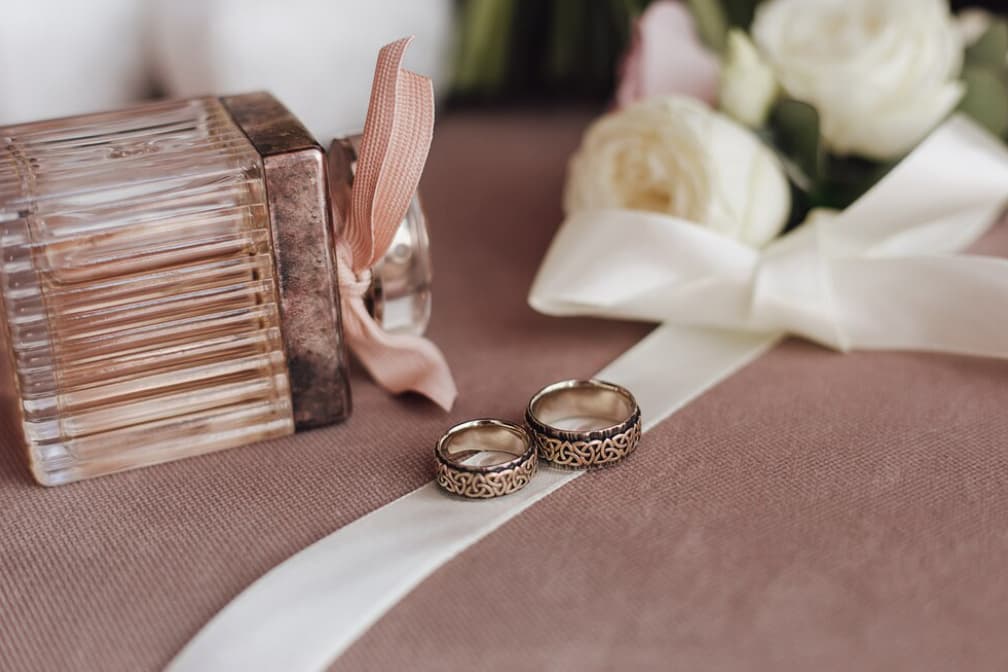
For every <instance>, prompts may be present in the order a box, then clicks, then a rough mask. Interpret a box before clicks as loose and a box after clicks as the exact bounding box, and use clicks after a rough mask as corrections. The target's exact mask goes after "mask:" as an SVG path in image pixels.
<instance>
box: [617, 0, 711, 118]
mask: <svg viewBox="0 0 1008 672" xmlns="http://www.w3.org/2000/svg"><path fill="white" fill-rule="evenodd" d="M719 73H720V64H719V62H718V58H717V56H716V55H715V54H713V53H712V52H711V51H710V50H709V49H707V47H705V46H704V45H703V44H702V43H701V42H700V38H699V37H698V35H697V31H696V24H695V22H694V21H693V16H692V14H690V12H689V9H687V8H686V7H685V6H684V5H683V4H682V3H681V2H677V1H676V0H658V2H654V3H652V4H651V5H650V6H649V7H648V9H647V11H645V12H644V13H643V14H642V15H641V17H640V19H638V20H637V23H636V25H635V26H634V34H633V39H632V40H631V44H630V49H629V51H628V52H627V54H626V56H625V57H624V60H623V65H622V68H621V72H620V83H619V86H618V88H617V90H616V104H617V105H618V106H619V107H624V106H626V105H629V104H630V103H632V102H634V101H636V100H640V99H642V98H648V97H650V96H655V95H665V94H682V95H686V96H690V97H692V98H697V99H699V100H703V101H706V102H707V103H709V104H711V105H713V104H714V103H715V102H716V101H717V92H718V77H719Z"/></svg>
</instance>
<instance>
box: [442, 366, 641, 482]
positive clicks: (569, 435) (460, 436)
mask: <svg viewBox="0 0 1008 672" xmlns="http://www.w3.org/2000/svg"><path fill="white" fill-rule="evenodd" d="M525 424H526V426H525V427H522V426H520V425H516V424H514V423H511V422H505V421H503V420H492V419H483V420H470V421H468V422H463V423H461V424H458V425H455V426H454V427H452V428H451V429H449V430H448V431H447V432H446V433H445V435H444V436H442V437H441V439H440V440H439V441H438V443H437V447H436V448H435V450H434V455H435V457H436V459H437V482H438V485H440V486H441V487H442V488H443V489H445V490H446V491H448V492H450V493H452V494H454V495H459V496H462V497H470V498H474V499H486V498H489V497H500V496H501V495H506V494H509V493H512V492H515V491H516V490H520V489H521V488H523V487H525V486H526V485H528V483H529V481H531V480H532V477H533V476H535V474H536V471H537V470H538V465H539V460H540V459H542V460H545V461H546V462H548V463H550V464H551V465H554V466H558V467H563V468H567V469H593V468H597V467H605V466H609V465H611V464H614V463H616V462H619V461H620V460H622V459H623V458H625V457H626V456H627V455H629V454H630V453H632V452H633V451H634V449H635V448H636V447H637V443H638V442H639V441H640V435H641V414H640V408H639V407H638V406H637V400H636V399H634V396H633V395H632V394H630V392H629V391H628V390H626V389H625V388H623V387H620V386H619V385H613V384H612V383H605V382H602V381H600V380H567V381H563V382H560V383H554V384H553V385H549V386H548V387H545V388H543V389H542V390H540V391H539V392H538V393H536V395H535V396H534V397H532V399H531V401H529V404H528V408H527V409H526V411H525Z"/></svg>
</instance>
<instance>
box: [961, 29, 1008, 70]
mask: <svg viewBox="0 0 1008 672" xmlns="http://www.w3.org/2000/svg"><path fill="white" fill-rule="evenodd" d="M970 66H986V67H989V68H994V69H996V71H997V72H1004V70H1005V69H1008V22H1006V21H1005V20H1004V19H994V20H993V21H991V24H990V26H988V28H987V30H986V31H985V32H984V34H983V35H981V36H980V39H979V40H977V41H976V42H974V43H973V44H972V45H970V46H969V47H967V49H966V68H969V67H970ZM964 70H965V68H964Z"/></svg>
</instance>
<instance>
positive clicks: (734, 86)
mask: <svg viewBox="0 0 1008 672" xmlns="http://www.w3.org/2000/svg"><path fill="white" fill-rule="evenodd" d="M776 98H777V80H776V78H775V77H774V73H773V68H771V67H770V66H769V65H767V64H766V62H765V61H764V60H763V58H762V57H761V56H760V53H759V52H758V51H757V50H756V47H755V46H754V45H753V43H752V42H750V41H749V37H748V36H747V35H746V34H745V33H744V32H742V31H741V30H738V29H732V30H731V31H729V33H728V49H727V52H726V54H725V60H724V65H723V67H722V69H721V95H720V107H721V109H722V110H724V111H725V112H727V113H728V114H729V115H731V116H732V117H734V118H735V119H737V120H738V121H741V122H742V123H743V124H745V125H746V126H749V127H751V128H759V127H760V126H762V125H763V122H765V121H766V119H767V116H769V114H770V108H771V106H772V105H773V103H774V100H775V99H776Z"/></svg>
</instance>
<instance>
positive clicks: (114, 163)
mask: <svg viewBox="0 0 1008 672" xmlns="http://www.w3.org/2000/svg"><path fill="white" fill-rule="evenodd" d="M0 143H2V146H0V236H2V237H0V251H2V255H3V256H2V260H0V262H2V265H0V282H2V291H0V295H2V301H3V306H2V307H3V311H4V313H5V320H4V322H5V323H6V329H5V332H6V333H5V334H4V336H5V338H6V339H7V341H8V342H7V348H6V349H7V350H8V351H9V353H10V355H11V359H12V361H11V362H10V363H11V364H12V369H13V375H14V378H15V379H16V387H17V389H16V391H15V395H14V396H15V398H14V406H15V407H16V412H17V413H19V414H20V416H21V420H22V422H21V425H22V427H23V431H24V434H25V436H24V439H25V445H26V446H27V449H28V451H29V453H30V455H29V457H30V462H31V465H32V471H33V473H34V475H35V477H36V478H37V479H38V480H39V481H40V482H42V483H45V484H50V485H52V484H58V483H62V482H67V481H71V480H77V479H79V478H84V477H87V476H91V475H96V474H101V473H108V472H111V471H118V470H122V469H128V468H131V467H135V466H140V465H144V464H152V463H155V462H163V461H166V460H171V459H176V458H178V457H183V456H186V455H192V454H197V453H203V452H207V451H210V450H217V449H221V448H226V447H230V446H235V445H239V444H244V443H248V442H250V441H254V440H258V439H264V438H268V437H273V436H278V435H281V434H287V433H290V432H292V431H293V429H294V420H293V415H292V407H291V396H290V389H289V388H290V381H289V377H288V370H287V366H286V362H285V353H284V341H283V335H282V333H281V313H280V310H279V306H278V287H277V282H276V278H275V277H274V276H275V273H276V265H275V258H274V256H273V248H272V244H271V238H270V235H271V234H270V213H269V206H268V202H267V194H266V187H265V182H264V179H263V164H262V160H261V157H260V155H259V153H257V152H256V150H255V148H254V147H253V145H252V144H251V143H250V141H249V139H248V138H247V137H246V136H245V135H244V134H243V133H242V130H241V129H240V128H239V127H237V126H236V125H235V123H234V122H233V121H232V119H231V118H230V117H229V116H228V113H227V110H226V109H225V108H224V107H223V105H222V104H221V102H220V101H219V100H218V99H215V98H200V99H193V100H187V101H176V102H168V103H159V104H152V105H146V106H144V107H142V108H137V109H134V110H125V111H120V112H113V113H106V114H96V115H89V116H83V117H76V118H73V119H69V120H58V121H51V122H40V123H34V124H25V125H20V126H13V127H8V128H3V129H0Z"/></svg>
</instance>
